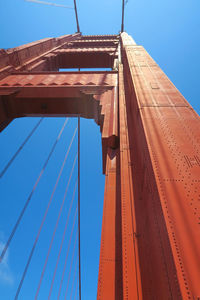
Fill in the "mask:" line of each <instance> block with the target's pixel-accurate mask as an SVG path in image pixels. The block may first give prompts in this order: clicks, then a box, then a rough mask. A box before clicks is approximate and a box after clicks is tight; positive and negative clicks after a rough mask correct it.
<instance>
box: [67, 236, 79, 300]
mask: <svg viewBox="0 0 200 300" xmlns="http://www.w3.org/2000/svg"><path fill="white" fill-rule="evenodd" d="M77 238H78V232H77V234H76V240H75V243H74V248H73V252H72V259H71V264H70V269H69V274H68V280H67V287H66V291H65V300H66V299H67V292H68V287H69V281H70V276H71V272H72V265H73V259H74V254H75V248H76V243H77Z"/></svg>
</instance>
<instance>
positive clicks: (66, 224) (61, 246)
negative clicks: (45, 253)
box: [48, 182, 77, 300]
mask: <svg viewBox="0 0 200 300" xmlns="http://www.w3.org/2000/svg"><path fill="white" fill-rule="evenodd" d="M76 188H77V182H76V184H75V188H74V191H73V195H72V199H71V203H70V207H69V211H68V215H67V220H66V223H65V228H64V232H63V236H62V241H61V244H60V249H59V253H58V257H57V261H56V266H55V269H54V274H53V278H52V281H51V287H50V291H49V296H48V300H50V298H51V293H52V289H53V285H54V281H55V276H56V272H57V268H58V263H59V260H60V255H61V251H62V248H63V243H64V240H65V234H66V231H67V227H68V222H69V217H70V214H71V209H72V205H73V202H74V197H75V193H76ZM74 224H75V218H74ZM73 227H74V225H73Z"/></svg>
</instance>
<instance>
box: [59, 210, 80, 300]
mask: <svg viewBox="0 0 200 300" xmlns="http://www.w3.org/2000/svg"><path fill="white" fill-rule="evenodd" d="M76 215H77V207H76V212H75V215H74V220H73V225H72V229H71V233H70V239H69V244H68V247H67V254H66V257H65V263H64V267H63V272H62V278H61V281H60V286H59V291H58V297H57V300H59V299H60V293H61V289H62V284H63V280H64V275H65V270H66V266H67V259H68V255H69V249H70V246H71V240H72V234H73V232H74V225H75V221H76Z"/></svg>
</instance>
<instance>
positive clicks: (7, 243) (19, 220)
mask: <svg viewBox="0 0 200 300" xmlns="http://www.w3.org/2000/svg"><path fill="white" fill-rule="evenodd" d="M68 120H69V119H68V118H67V119H66V120H65V122H64V124H63V126H62V128H61V130H60V132H59V134H58V137H57V138H56V141H55V142H54V144H53V146H52V148H51V150H50V152H49V155H48V157H47V159H46V161H45V163H44V165H43V167H42V170H41V171H40V174H39V176H38V178H37V180H36V182H35V184H34V187H33V189H32V191H31V193H30V194H29V196H28V198H27V200H26V202H25V204H24V207H23V209H22V211H21V213H20V215H19V217H18V219H17V221H16V223H15V225H14V227H13V229H12V231H11V233H10V236H9V238H8V240H7V242H6V244H5V247H4V248H3V251H2V253H1V256H0V263H1V262H2V260H3V258H4V256H5V254H6V251H7V249H8V247H9V245H10V243H11V241H12V239H13V236H14V235H15V232H16V230H17V228H18V226H19V224H20V222H21V220H22V217H23V215H24V213H25V211H26V209H27V207H28V205H29V203H30V201H31V198H32V196H33V194H34V192H35V190H36V188H37V186H38V183H39V182H40V179H41V177H42V175H43V173H44V171H45V169H46V167H47V165H48V162H49V160H50V158H51V156H52V154H53V152H54V150H55V148H56V145H57V143H58V141H59V140H60V137H61V135H62V133H63V130H64V128H65V126H66V125H67V122H68Z"/></svg>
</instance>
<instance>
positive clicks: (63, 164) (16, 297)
mask: <svg viewBox="0 0 200 300" xmlns="http://www.w3.org/2000/svg"><path fill="white" fill-rule="evenodd" d="M76 132H77V127H76V129H75V131H74V134H73V137H72V139H71V142H70V145H69V147H68V150H67V153H66V155H65V158H64V161H63V163H62V166H61V168H60V172H59V174H58V177H57V180H56V183H55V185H54V188H53V192H52V194H51V197H50V199H49V202H48V205H47V208H46V211H45V213H44V216H43V219H42V222H41V224H40V228H39V230H38V233H37V236H36V238H35V241H34V244H33V247H32V249H31V252H30V254H29V257H28V261H27V264H26V266H25V269H24V272H23V275H22V278H21V281H20V283H19V286H18V289H17V292H16V295H15V300H17V299H18V296H19V293H20V290H21V287H22V285H23V282H24V279H25V276H26V273H27V271H28V267H29V265H30V262H31V259H32V257H33V253H34V251H35V247H36V245H37V242H38V239H39V236H40V233H41V231H42V228H43V225H44V222H45V220H46V217H47V214H48V211H49V208H50V205H51V202H52V199H53V196H54V194H55V191H56V188H57V186H58V183H59V180H60V177H61V175H62V172H63V169H64V166H65V163H66V160H67V157H68V154H69V151H70V149H71V146H72V143H73V140H74V137H75V135H76Z"/></svg>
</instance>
